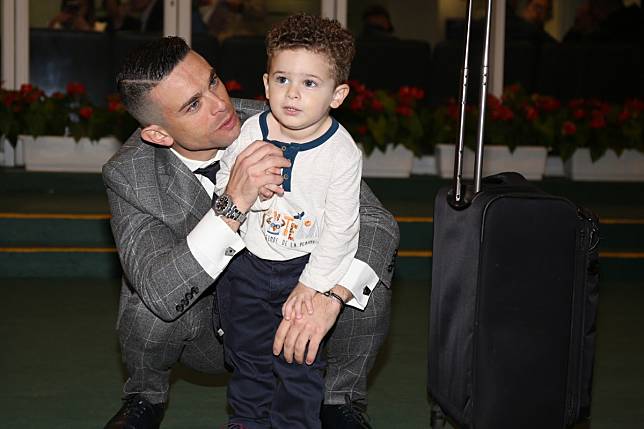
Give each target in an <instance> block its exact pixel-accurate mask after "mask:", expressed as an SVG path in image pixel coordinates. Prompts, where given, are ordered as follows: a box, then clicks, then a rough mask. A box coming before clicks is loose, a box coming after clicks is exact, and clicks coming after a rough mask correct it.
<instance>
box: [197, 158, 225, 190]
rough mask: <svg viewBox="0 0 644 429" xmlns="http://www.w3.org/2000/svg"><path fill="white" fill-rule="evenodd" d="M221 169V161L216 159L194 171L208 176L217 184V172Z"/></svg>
mask: <svg viewBox="0 0 644 429" xmlns="http://www.w3.org/2000/svg"><path fill="white" fill-rule="evenodd" d="M218 171H219V161H215V162H213V163H212V164H210V165H207V166H205V167H202V168H197V169H196V170H195V171H194V173H195V174H201V175H202V176H206V177H207V178H208V179H210V181H211V182H212V183H213V184H214V185H217V172H218Z"/></svg>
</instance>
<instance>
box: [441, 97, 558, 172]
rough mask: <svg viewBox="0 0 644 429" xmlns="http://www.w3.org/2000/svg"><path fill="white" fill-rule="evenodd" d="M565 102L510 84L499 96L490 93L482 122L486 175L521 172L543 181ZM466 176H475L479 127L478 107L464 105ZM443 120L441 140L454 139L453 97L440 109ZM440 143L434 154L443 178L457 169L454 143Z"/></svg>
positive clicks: (455, 110)
mask: <svg viewBox="0 0 644 429" xmlns="http://www.w3.org/2000/svg"><path fill="white" fill-rule="evenodd" d="M560 107H561V104H560V103H559V102H558V101H557V100H556V99H554V98H552V97H546V96H540V95H530V96H529V95H527V94H526V93H525V92H524V91H523V90H522V89H521V87H520V86H518V85H512V86H509V87H508V88H506V90H505V91H504V93H503V96H502V97H501V98H497V97H495V96H493V95H488V96H487V103H486V109H487V110H486V115H485V123H484V142H483V143H484V145H485V152H484V156H483V174H484V175H489V174H493V173H498V172H502V171H518V172H520V173H521V174H523V175H524V176H525V177H526V178H527V179H530V180H541V178H542V177H543V174H544V170H545V164H546V158H547V154H548V150H549V148H551V147H552V145H553V144H554V138H555V129H556V122H557V121H556V117H557V115H558V114H559V110H560ZM466 109H467V112H466V113H467V115H466V122H465V150H464V168H463V175H464V176H465V177H468V178H471V177H472V176H473V171H474V150H475V145H476V132H477V126H478V123H477V121H478V117H479V114H478V107H474V106H466ZM437 115H439V116H440V117H441V118H443V119H442V121H444V126H443V127H442V129H441V131H440V132H439V133H438V137H437V138H439V139H440V140H439V141H441V142H443V141H450V142H454V143H455V142H456V139H457V130H458V120H459V108H458V104H457V103H456V102H455V101H454V100H451V101H450V102H449V103H448V105H447V106H445V107H442V108H439V110H438V113H437ZM454 143H452V144H438V145H437V146H436V148H437V150H436V153H437V155H436V157H437V165H438V172H439V174H440V176H441V177H445V178H447V177H451V176H452V175H453V171H454V148H455V144H454Z"/></svg>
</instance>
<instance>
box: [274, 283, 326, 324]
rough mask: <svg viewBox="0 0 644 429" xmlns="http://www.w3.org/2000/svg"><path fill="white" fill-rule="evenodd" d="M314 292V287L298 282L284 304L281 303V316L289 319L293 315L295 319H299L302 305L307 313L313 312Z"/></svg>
mask: <svg viewBox="0 0 644 429" xmlns="http://www.w3.org/2000/svg"><path fill="white" fill-rule="evenodd" d="M316 293H317V291H316V290H315V289H312V288H310V287H308V286H306V285H305V284H304V283H300V282H298V283H297V286H295V289H293V291H291V294H290V295H289V296H288V298H287V299H286V302H285V303H284V305H282V316H284V319H286V320H291V318H292V317H293V316H295V318H296V319H301V318H302V306H303V305H304V306H306V310H307V312H308V313H309V314H313V297H314V296H315V294H316Z"/></svg>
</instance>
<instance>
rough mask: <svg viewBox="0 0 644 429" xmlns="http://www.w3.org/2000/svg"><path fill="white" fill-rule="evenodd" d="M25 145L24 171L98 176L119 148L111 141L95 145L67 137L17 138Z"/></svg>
mask: <svg viewBox="0 0 644 429" xmlns="http://www.w3.org/2000/svg"><path fill="white" fill-rule="evenodd" d="M19 139H20V140H23V141H24V144H25V169H26V170H27V171H67V172H78V173H100V172H101V168H102V167H103V164H105V163H106V162H107V161H108V160H109V159H110V158H111V157H112V155H114V154H115V153H116V151H117V150H119V148H120V147H121V143H120V142H119V141H118V140H116V139H115V138H113V137H105V138H102V139H100V140H99V141H90V140H89V139H87V138H82V139H80V140H79V141H78V142H77V141H75V140H74V139H73V138H71V137H60V136H40V137H38V138H36V139H34V138H33V137H32V136H20V137H19Z"/></svg>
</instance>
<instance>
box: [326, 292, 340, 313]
mask: <svg viewBox="0 0 644 429" xmlns="http://www.w3.org/2000/svg"><path fill="white" fill-rule="evenodd" d="M322 295H324V296H326V297H329V298H334V299H335V300H336V301H338V302H339V303H340V311H342V310H344V306H345V303H344V300H343V299H342V297H341V296H340V295H338V294H337V293H335V292H331V291H330V290H328V291H326V292H323V293H322Z"/></svg>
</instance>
